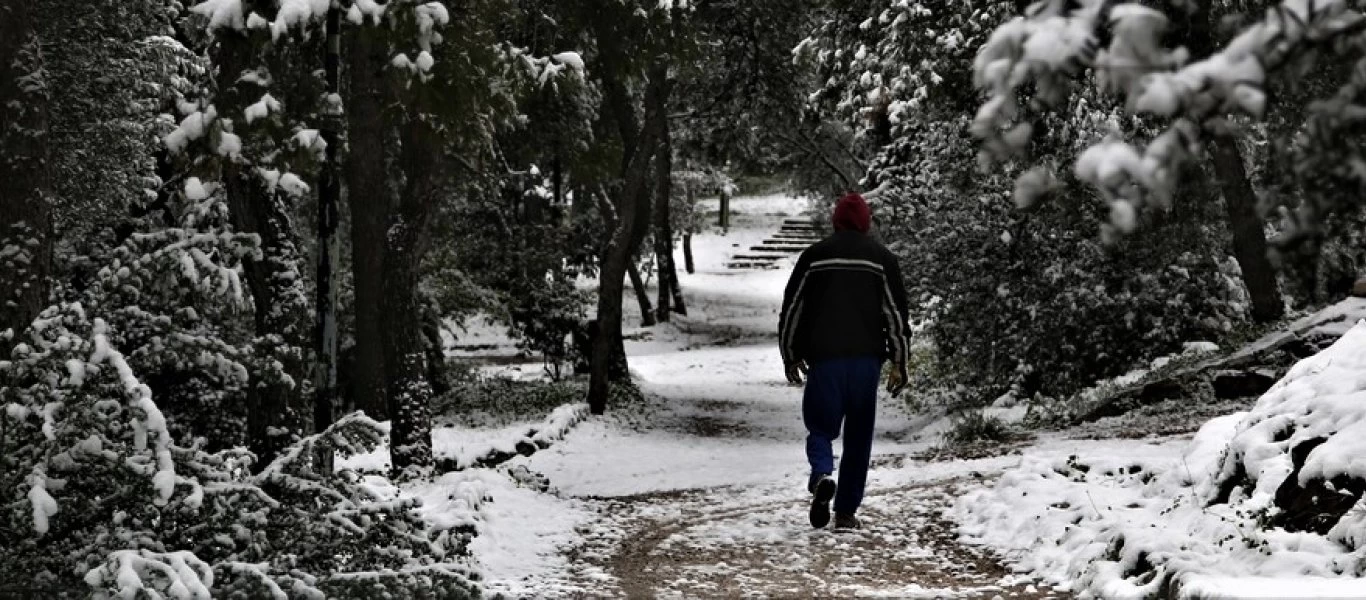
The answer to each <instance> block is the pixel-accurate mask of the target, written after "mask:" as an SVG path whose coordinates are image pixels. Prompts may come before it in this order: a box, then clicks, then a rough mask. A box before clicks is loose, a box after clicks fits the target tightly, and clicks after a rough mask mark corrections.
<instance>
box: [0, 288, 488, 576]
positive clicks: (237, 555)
mask: <svg viewBox="0 0 1366 600" xmlns="http://www.w3.org/2000/svg"><path fill="white" fill-rule="evenodd" d="M116 339H117V336H116V335H115V332H113V331H111V327H110V325H109V323H107V322H106V321H105V320H104V319H102V318H99V317H91V316H88V315H87V310H86V309H85V308H84V307H82V306H81V305H79V304H62V305H60V306H54V307H52V308H49V309H48V310H46V311H44V313H43V314H42V315H41V316H40V317H39V319H38V320H36V321H35V322H34V324H33V326H32V327H31V328H30V330H29V332H27V338H26V341H25V342H24V343H21V344H19V345H17V346H16V348H15V350H14V352H13V356H12V357H11V359H10V360H6V361H0V374H2V375H3V376H4V377H5V380H6V381H7V382H10V383H9V385H7V386H5V387H4V388H3V390H4V391H3V393H0V401H2V402H3V406H4V413H3V415H0V419H3V428H2V429H0V431H3V432H4V433H3V435H0V456H2V457H3V458H0V479H2V480H3V481H5V482H6V483H7V485H6V486H5V487H4V489H3V492H0V494H3V495H0V505H3V506H4V507H5V509H4V511H3V513H0V538H2V539H4V540H6V543H5V544H4V545H3V546H0V563H2V564H4V565H5V569H6V572H7V575H8V574H13V575H12V576H13V577H15V578H18V579H19V580H20V581H22V582H23V583H26V584H28V585H31V586H35V587H40V588H45V589H52V590H67V591H71V592H73V593H77V592H79V591H80V590H81V589H88V590H89V591H91V592H93V593H95V595H97V596H102V595H105V594H124V595H129V594H131V595H129V596H128V597H133V596H132V595H136V593H137V592H136V590H139V589H143V588H146V589H148V590H156V591H157V592H158V593H159V594H162V595H171V596H177V597H186V595H187V594H193V597H206V596H204V595H203V593H201V592H203V591H212V593H214V594H215V595H221V596H224V597H261V596H270V595H275V597H284V596H281V595H280V594H282V593H284V592H283V591H282V590H287V591H288V596H290V597H319V598H320V597H324V596H348V597H359V596H366V595H370V594H376V593H382V592H388V593H398V594H402V595H410V594H426V595H429V596H442V597H446V596H448V595H454V596H469V595H473V594H475V593H476V588H475V587H474V586H475V584H474V583H473V581H472V579H471V575H470V573H469V572H468V571H467V570H466V569H465V568H464V567H463V566H461V564H460V562H459V560H458V559H459V555H461V554H462V553H463V552H464V546H465V544H466V543H467V541H468V539H467V538H466V537H465V534H461V533H458V532H431V531H429V530H428V529H427V527H426V525H425V524H424V523H423V522H422V521H421V520H420V519H418V518H417V517H416V516H415V514H414V509H415V505H414V503H413V502H412V501H392V500H388V499H384V498H383V497H382V496H380V495H379V494H377V493H375V492H374V491H372V490H371V489H370V488H369V487H368V486H367V485H366V484H365V483H364V482H363V481H362V480H361V479H360V478H359V477H358V476H356V475H354V474H352V473H349V472H346V471H342V472H339V473H319V472H318V471H317V470H316V464H317V462H316V455H317V453H318V452H323V451H326V452H338V453H341V454H354V453H358V452H366V451H369V450H371V449H373V448H374V447H375V446H376V445H378V444H379V443H380V442H381V441H382V440H383V430H382V429H381V428H380V427H379V425H378V424H376V423H374V422H373V421H370V420H369V419H367V418H365V417H363V416H360V415H352V416H350V417H347V418H344V419H342V420H341V421H339V422H338V423H337V424H335V425H333V426H332V427H331V428H329V429H328V430H326V431H324V432H323V433H321V434H317V435H314V436H309V437H307V438H304V439H303V440H301V441H299V442H298V443H296V444H294V445H293V446H291V447H289V448H288V449H287V450H286V451H285V452H284V453H283V454H282V455H281V456H280V457H279V458H277V459H276V460H275V461H274V462H273V463H272V464H271V465H268V466H267V467H266V468H265V469H263V470H261V472H260V473H259V474H255V475H253V474H252V471H251V469H250V468H249V467H250V466H251V463H252V461H253V460H254V457H252V456H251V455H250V454H249V453H247V452H245V451H242V450H223V451H218V452H210V451H208V450H206V449H205V448H204V440H203V438H197V439H195V440H194V441H193V442H192V443H190V444H185V445H182V444H180V443H178V442H177V441H176V440H175V439H174V438H173V436H172V434H171V431H170V430H169V427H168V424H167V420H166V417H165V415H164V414H163V412H162V410H161V408H160V407H159V405H158V403H157V401H156V400H157V399H156V398H155V397H154V396H153V393H152V389H151V388H150V387H149V386H147V385H146V384H145V383H143V382H142V381H141V380H140V379H139V378H138V375H137V373H136V371H135V370H134V369H133V367H132V365H131V364H130V360H129V356H128V355H126V354H125V353H123V352H121V351H120V350H119V349H118V344H117V342H116ZM204 355H205V353H201V354H200V356H204ZM201 368H202V369H204V370H205V371H206V372H213V371H214V370H215V369H221V370H224V371H229V372H231V371H234V370H236V369H238V368H240V367H238V366H234V365H232V364H230V363H216V362H211V363H209V364H206V365H201ZM87 586H88V587H87Z"/></svg>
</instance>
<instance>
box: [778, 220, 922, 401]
mask: <svg viewBox="0 0 1366 600" xmlns="http://www.w3.org/2000/svg"><path fill="white" fill-rule="evenodd" d="M778 335H779V340H778V345H779V347H780V348H782V352H783V363H784V364H791V363H793V362H796V361H799V360H804V361H806V362H808V363H811V362H815V361H819V360H822V359H829V358H846V357H855V356H876V357H879V358H884V359H890V360H891V361H892V364H894V365H896V366H897V367H898V368H900V369H902V374H903V375H904V374H905V368H906V350H907V345H908V343H909V340H910V331H909V327H908V325H907V309H906V287H905V285H904V284H903V283H902V279H901V268H900V267H899V266H897V262H896V257H894V256H892V253H891V252H889V251H888V250H887V249H886V248H884V247H883V246H882V244H879V243H877V242H876V241H874V240H873V238H871V237H869V236H867V235H865V234H862V233H858V232H854V231H837V232H835V233H834V235H831V236H830V237H828V238H826V239H824V240H821V241H820V242H817V243H816V244H815V245H813V246H811V247H810V248H807V249H806V251H804V252H802V255H801V257H800V258H798V259H797V267H796V268H795V269H793V271H792V277H791V279H789V280H788V282H787V291H786V292H785V293H784V294H783V312H782V314H781V315H780V316H779V318H778Z"/></svg>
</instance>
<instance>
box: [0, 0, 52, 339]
mask: <svg viewBox="0 0 1366 600" xmlns="http://www.w3.org/2000/svg"><path fill="white" fill-rule="evenodd" d="M30 10H31V7H30V5H29V3H27V2H23V1H18V0H4V1H3V2H0V356H4V357H8V356H9V344H8V343H7V341H6V340H4V339H3V337H4V332H5V331H6V330H12V331H13V333H14V334H15V335H16V336H17V335H19V333H20V332H22V331H23V330H24V329H25V328H27V327H28V325H29V324H30V323H32V321H33V319H34V318H35V317H37V316H38V313H39V312H41V311H42V310H43V308H44V307H45V306H46V305H47V299H48V291H49V289H50V287H51V283H50V282H51V275H52V237H53V233H52V207H51V204H50V203H49V202H48V199H47V194H48V191H49V189H50V185H51V181H50V180H49V169H48V162H49V145H48V133H49V131H48V130H49V127H48V104H49V102H50V100H51V98H50V95H49V93H48V86H47V82H46V79H45V77H44V72H43V55H42V49H41V48H40V45H39V38H38V34H37V33H36V32H35V27H34V21H33V15H32V13H31V12H30ZM11 339H13V338H11Z"/></svg>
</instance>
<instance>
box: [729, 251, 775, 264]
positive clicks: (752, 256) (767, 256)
mask: <svg viewBox="0 0 1366 600" xmlns="http://www.w3.org/2000/svg"><path fill="white" fill-rule="evenodd" d="M784 256H786V254H773V253H768V254H736V255H735V256H732V257H730V259H731V260H751V261H753V260H766V261H769V262H776V261H777V260H778V259H780V258H783V257H784Z"/></svg>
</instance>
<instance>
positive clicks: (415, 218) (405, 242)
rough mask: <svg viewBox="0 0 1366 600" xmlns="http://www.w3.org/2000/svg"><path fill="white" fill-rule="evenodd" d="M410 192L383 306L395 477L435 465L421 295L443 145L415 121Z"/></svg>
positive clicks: (390, 244)
mask: <svg viewBox="0 0 1366 600" xmlns="http://www.w3.org/2000/svg"><path fill="white" fill-rule="evenodd" d="M401 144H402V147H401V150H400V160H401V161H402V164H401V169H402V171H403V173H404V175H405V176H406V177H405V179H406V183H405V184H404V186H403V193H402V195H401V197H400V198H399V199H398V202H397V204H396V205H395V207H394V210H393V211H391V216H390V218H389V228H388V233H387V235H386V236H385V238H386V241H387V245H386V247H385V253H384V256H385V268H384V278H383V292H382V301H381V308H382V309H383V314H384V316H385V321H384V327H383V330H382V337H383V340H384V354H385V359H386V361H385V370H386V374H387V377H388V386H387V391H388V398H389V418H390V422H391V425H390V430H389V452H390V457H391V465H392V468H393V472H394V475H395V476H398V477H407V476H411V475H414V474H415V471H421V470H422V469H425V468H429V467H431V465H432V421H431V401H432V397H433V392H432V386H431V382H429V381H428V380H427V366H428V361H427V353H426V347H425V340H424V338H423V333H422V314H423V305H422V298H421V292H420V291H419V289H418V286H419V284H420V283H421V282H420V278H421V263H422V256H423V253H424V252H425V251H426V246H427V225H428V223H429V222H430V221H431V215H432V207H433V205H434V204H435V201H436V191H437V186H436V185H435V181H436V170H437V168H438V167H439V164H438V163H439V160H438V159H439V157H440V155H441V150H442V148H441V144H440V141H439V139H438V138H437V134H436V131H435V130H434V129H433V128H432V127H431V125H430V124H429V123H427V122H426V121H423V120H420V119H413V120H411V121H410V122H408V123H406V124H405V125H404V126H403V131H402V133H401Z"/></svg>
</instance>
